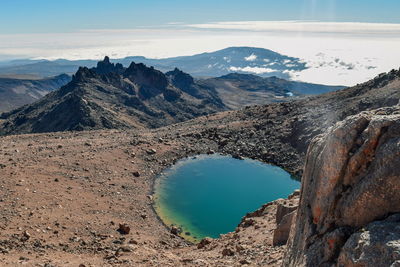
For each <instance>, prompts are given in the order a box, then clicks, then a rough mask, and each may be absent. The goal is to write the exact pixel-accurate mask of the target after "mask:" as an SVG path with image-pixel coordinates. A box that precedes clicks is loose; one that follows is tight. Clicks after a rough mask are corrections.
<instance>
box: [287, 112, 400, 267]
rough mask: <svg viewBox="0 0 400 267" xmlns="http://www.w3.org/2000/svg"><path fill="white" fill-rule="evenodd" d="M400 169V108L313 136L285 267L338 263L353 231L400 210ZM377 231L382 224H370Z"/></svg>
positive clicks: (364, 116) (369, 114) (354, 119)
mask: <svg viewBox="0 0 400 267" xmlns="http://www.w3.org/2000/svg"><path fill="white" fill-rule="evenodd" d="M399 170H400V107H398V106H397V107H391V108H384V109H378V110H375V111H370V112H363V113H361V114H359V115H356V116H351V117H349V118H347V119H346V120H344V121H342V122H339V123H338V124H336V126H334V127H332V128H330V130H329V131H328V132H327V133H326V134H323V135H319V136H317V137H316V138H314V139H313V141H312V142H311V144H310V147H309V149H308V153H307V158H306V164H305V169H304V175H303V178H302V179H303V181H302V183H303V184H302V193H301V199H300V205H299V209H298V212H297V220H296V225H295V228H294V231H293V232H292V233H291V238H290V240H289V250H288V252H287V255H286V257H285V262H284V266H333V265H336V264H337V259H338V256H339V253H340V251H342V255H347V252H346V248H348V246H349V245H348V244H347V246H346V245H345V243H346V242H347V240H348V238H349V237H350V236H351V235H352V234H353V233H355V232H357V231H359V230H360V229H361V228H363V227H365V226H367V225H368V224H369V223H371V222H373V221H377V220H382V219H385V218H386V217H388V216H389V215H390V214H393V213H398V212H400V194H399V191H400V171H399ZM374 226H375V227H374ZM377 227H379V222H376V223H375V224H372V226H370V228H371V230H370V231H371V233H372V234H373V236H375V237H376V236H377V235H374V233H375V232H376V231H375V230H376V229H377ZM386 229H387V228H386ZM354 238H357V237H352V238H351V239H350V240H352V239H354ZM393 238H394V239H395V240H397V241H395V242H399V239H398V236H397V237H396V236H395V235H393ZM396 238H397V239H396ZM348 242H351V241H348ZM373 242H376V243H385V242H384V240H374V241H373ZM343 247H344V248H343ZM342 248H343V249H342ZM396 253H400V251H398V250H397V252H396ZM343 257H344V256H343ZM356 266H376V265H373V263H372V262H365V263H364V265H356ZM380 266H385V265H380ZM388 266H389V265H388Z"/></svg>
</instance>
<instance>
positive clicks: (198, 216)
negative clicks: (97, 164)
mask: <svg viewBox="0 0 400 267" xmlns="http://www.w3.org/2000/svg"><path fill="white" fill-rule="evenodd" d="M299 187H300V183H299V182H298V181H296V180H293V179H292V178H291V176H290V174H289V173H287V172H286V171H284V170H283V169H281V168H279V167H275V166H272V165H267V164H263V163H261V162H258V161H254V160H249V159H246V160H237V159H233V158H232V157H229V156H221V155H201V156H198V157H196V158H195V159H193V158H191V159H185V160H182V161H179V162H178V163H177V164H175V165H174V166H173V167H172V168H170V169H168V170H166V171H165V172H164V173H163V174H162V175H161V176H160V177H159V179H157V182H156V185H155V208H156V211H157V213H158V215H159V216H160V218H161V219H162V220H163V221H164V222H165V223H166V224H167V225H176V226H180V227H181V228H182V230H183V233H182V235H183V236H186V237H187V238H188V239H190V240H192V241H196V240H200V239H201V238H203V237H206V236H209V237H218V236H219V235H220V234H225V233H228V232H231V231H233V230H234V229H235V228H236V226H237V225H238V224H239V222H240V220H241V218H242V217H243V216H244V215H245V214H246V213H248V212H251V211H254V210H256V209H258V208H259V207H261V206H262V205H263V204H265V203H267V202H270V201H273V200H275V199H278V198H282V197H287V196H288V195H289V194H291V193H292V192H293V191H294V190H295V189H298V188H299ZM185 233H190V234H185Z"/></svg>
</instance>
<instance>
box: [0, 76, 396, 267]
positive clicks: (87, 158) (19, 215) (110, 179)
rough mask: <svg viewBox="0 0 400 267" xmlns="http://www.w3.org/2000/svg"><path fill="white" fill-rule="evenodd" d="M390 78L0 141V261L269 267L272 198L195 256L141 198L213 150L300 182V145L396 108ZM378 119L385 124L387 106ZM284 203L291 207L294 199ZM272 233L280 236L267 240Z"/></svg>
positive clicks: (278, 253) (277, 260) (277, 259)
mask: <svg viewBox="0 0 400 267" xmlns="http://www.w3.org/2000/svg"><path fill="white" fill-rule="evenodd" d="M399 77H400V72H399V71H392V72H390V73H388V74H385V75H382V76H380V77H377V78H376V79H374V80H371V81H369V82H367V83H365V84H362V85H358V86H356V87H353V88H349V89H345V90H343V91H340V92H336V93H330V94H326V95H323V96H320V97H313V98H310V99H306V100H301V101H298V102H293V103H278V104H272V105H268V106H255V107H251V108H246V109H243V110H240V111H225V112H221V113H217V114H214V115H207V116H203V117H199V118H197V119H194V120H190V121H187V122H184V123H180V124H174V125H169V126H165V127H162V128H158V129H153V130H149V129H137V130H132V129H125V130H92V131H81V132H57V133H43V134H25V135H9V136H4V137H1V138H0V177H1V179H0V193H1V194H0V196H1V197H0V228H1V233H0V262H1V263H2V265H4V266H19V265H25V266H47V267H50V266H81V267H82V266H118V265H119V266H185V265H188V266H242V265H248V266H254V265H261V266H262V265H264V266H280V265H281V264H282V262H283V260H284V256H283V255H284V251H285V246H274V243H276V242H277V240H279V239H281V238H283V240H284V239H285V233H286V234H288V227H287V226H288V225H289V226H290V225H291V224H290V222H291V221H292V220H293V214H292V215H291V216H292V217H290V216H288V215H290V214H285V215H287V216H283V217H282V218H281V219H282V221H281V222H279V220H278V222H279V225H278V226H277V223H276V222H277V214H278V210H279V209H281V208H280V207H281V206H282V205H283V204H282V201H283V202H285V201H284V200H280V201H278V202H275V203H272V204H268V205H266V206H264V207H262V208H261V209H260V211H258V212H255V213H253V214H249V215H248V216H247V217H245V218H244V219H243V221H242V223H241V225H240V226H239V227H238V229H237V230H236V232H235V233H230V234H227V235H224V236H223V237H222V238H221V239H218V240H208V241H204V242H203V243H202V245H200V248H198V247H197V246H195V245H191V244H189V243H187V242H186V241H185V240H183V239H181V238H180V237H178V236H176V235H174V234H173V233H171V232H170V230H169V229H167V228H166V227H164V225H163V224H162V222H160V220H159V219H158V217H157V215H156V214H155V213H154V211H153V208H152V197H151V194H152V186H153V182H154V179H155V178H156V177H157V174H158V173H160V172H161V171H162V170H163V169H165V168H167V167H168V166H170V165H172V164H173V163H174V162H175V161H176V160H178V159H181V158H183V157H187V156H193V155H196V154H203V153H215V152H219V153H224V154H231V155H234V156H236V157H242V156H243V157H251V158H254V159H259V160H261V161H265V162H270V163H274V164H277V165H279V166H282V167H284V168H285V169H286V170H288V171H289V172H291V173H292V174H294V175H297V176H298V177H300V175H301V174H302V170H303V164H304V160H305V158H306V152H307V147H308V145H309V143H310V142H311V140H312V138H313V137H315V136H317V135H318V134H320V133H324V132H326V131H327V130H328V128H329V127H331V126H333V125H335V123H336V122H338V121H341V120H343V119H345V118H346V117H348V116H350V115H355V114H358V113H359V112H361V111H365V110H373V109H376V108H379V107H382V106H396V105H397V104H398V102H399V99H400V97H399V88H400V78H399ZM378 112H379V113H376V115H379V116H393V115H395V114H397V113H396V112H397V111H396V109H395V108H394V109H382V110H379V111H378ZM374 114H375V113H374ZM338 132H341V130H338ZM394 132H395V131H394ZM321 142H322V141H321ZM320 146H321V147H324V143H322V144H321V145H320ZM352 153H353V152H352ZM307 157H308V158H310V157H311V158H312V157H314V156H310V155H309V156H307ZM327 157H328V156H327ZM310 166H313V165H310ZM322 166H325V165H322ZM327 166H328V167H326V168H327V169H329V165H327ZM368 166H369V165H367V167H368ZM394 170H395V171H396V170H397V169H394ZM305 175H310V176H309V177H318V175H319V174H318V173H314V172H310V171H308V172H307V171H306V172H305ZM303 179H304V178H303ZM307 179H311V178H307ZM355 185H356V183H355ZM337 186H338V187H340V188H341V186H342V185H341V184H340V183H338V185H337ZM311 191H312V190H311ZM334 192H337V191H334ZM303 194H304V192H303ZM332 194H333V193H332ZM335 196H336V195H335V194H333V195H332V198H335ZM287 201H288V202H289V204H290V205H289V206H295V205H296V202H297V201H298V198H297V197H296V196H292V197H291V199H290V200H287ZM309 203H311V204H312V203H313V202H312V201H310V202H307V199H304V198H303V199H300V209H305V210H308V206H307V205H308V204H309ZM285 205H286V204H285ZM249 212H250V211H249ZM307 212H308V211H307ZM393 212H398V211H396V207H395V208H393V210H392V211H391V213H393ZM311 217H312V216H311ZM284 218H285V219H284ZM327 218H328V219H330V217H329V216H328V217H327ZM333 222H334V223H335V221H334V220H333ZM366 223H367V222H366ZM388 223H390V222H388ZM330 226H331V224H329V223H327V224H326V225H325V224H321V225H319V226H318V227H321V228H322V229H325V228H324V227H328V228H329V227H330ZM277 227H278V229H280V231H274V229H275V228H277ZM297 227H303V226H302V225H301V224H300V225H298V224H297ZM357 227H359V225H357ZM289 228H290V227H289ZM311 228H312V227H311ZM285 229H286V230H285ZM307 229H308V228H307ZM353 230H354V231H355V232H354V233H356V232H357V231H358V228H355V229H353ZM275 235H276V236H275ZM274 236H275V238H274ZM291 238H293V236H292V237H291ZM301 238H302V237H298V239H301ZM356 238H357V237H356V236H354V237H353V239H354V240H356ZM208 243H209V244H208ZM278 243H279V242H278ZM283 243H284V242H283ZM335 244H336V243H335ZM341 245H342V244H341ZM299 251H300V250H299ZM335 251H336V250H335ZM335 253H336V252H335ZM335 255H336V254H335ZM346 255H347V254H346V253H345V252H343V256H342V257H343V261H345V260H348V257H347V256H346ZM293 257H294V260H293V261H292V262H300V260H298V259H301V255H298V256H293ZM292 266H295V265H293V264H292ZM308 266H311V265H308ZM349 266H351V265H349ZM354 266H356V265H354Z"/></svg>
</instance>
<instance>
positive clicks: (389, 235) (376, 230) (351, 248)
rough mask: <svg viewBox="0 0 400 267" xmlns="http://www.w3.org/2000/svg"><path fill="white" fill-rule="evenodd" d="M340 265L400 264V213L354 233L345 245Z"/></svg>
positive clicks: (394, 265) (362, 266)
mask: <svg viewBox="0 0 400 267" xmlns="http://www.w3.org/2000/svg"><path fill="white" fill-rule="evenodd" d="M338 265H339V266H351V267H364V266H391V267H399V266H400V213H397V214H395V215H392V216H390V217H389V218H387V219H386V220H384V221H376V222H373V223H371V224H369V225H368V226H367V227H366V228H365V229H361V230H360V231H358V232H356V233H354V234H352V235H351V236H350V238H349V239H348V240H347V242H346V244H345V245H344V246H343V248H342V250H341V253H340V255H339V260H338Z"/></svg>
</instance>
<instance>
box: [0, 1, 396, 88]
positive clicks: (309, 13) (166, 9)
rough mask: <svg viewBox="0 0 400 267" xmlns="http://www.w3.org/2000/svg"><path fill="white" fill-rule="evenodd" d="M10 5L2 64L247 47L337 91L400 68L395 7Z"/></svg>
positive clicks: (1, 32)
mask: <svg viewBox="0 0 400 267" xmlns="http://www.w3.org/2000/svg"><path fill="white" fill-rule="evenodd" d="M16 2H17V1H10V0H6V1H5V3H2V6H3V8H4V12H3V13H4V16H2V17H1V18H0V25H3V26H0V60H11V59H25V58H31V59H38V58H40V59H50V60H52V59H70V60H76V59H96V60H99V59H101V58H103V57H104V56H105V55H108V56H110V57H112V58H124V57H128V56H145V57H148V58H167V57H175V56H187V55H194V54H199V53H204V52H212V51H216V50H220V49H224V48H227V47H232V46H236V47H237V46H249V47H260V48H265V49H270V50H273V51H275V52H278V53H281V54H284V55H288V56H291V57H298V58H300V59H301V60H303V61H304V62H306V63H307V66H308V67H309V69H307V70H305V71H302V72H297V73H291V77H292V79H294V80H301V81H306V82H314V83H324V84H341V85H353V84H356V83H360V82H364V81H366V80H368V79H371V78H373V77H374V76H376V75H377V74H379V73H382V72H387V71H389V70H391V69H393V68H395V69H398V67H399V65H400V64H399V63H398V62H400V53H398V46H399V44H400V18H399V17H398V15H397V14H398V11H400V2H398V1H394V0H388V1H385V3H384V4H383V3H382V1H377V0H364V1H361V0H352V1H344V0H326V1H316V0H299V1H292V0H283V1H279V2H277V1H272V0H264V1H261V0H249V1H246V2H245V3H244V2H243V1H238V0H233V1H229V2H226V1H218V0H217V1H211V0H205V1H202V2H200V3H199V2H196V3H189V2H187V1H182V0H171V1H168V2H167V1H160V0H152V1H146V2H141V1H126V0H116V1H113V2H108V1H104V0H98V1H92V0H88V1H85V2H79V1H77V0H71V1H68V2H62V1H59V2H58V1H57V2H54V1H49V0H38V1H35V2H34V3H33V2H32V1H27V0H21V1H18V3H19V4H17V3H16ZM4 25H6V26H4ZM249 56H250V55H249ZM232 67H235V66H232ZM260 71H262V70H260ZM255 74H257V73H255Z"/></svg>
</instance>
